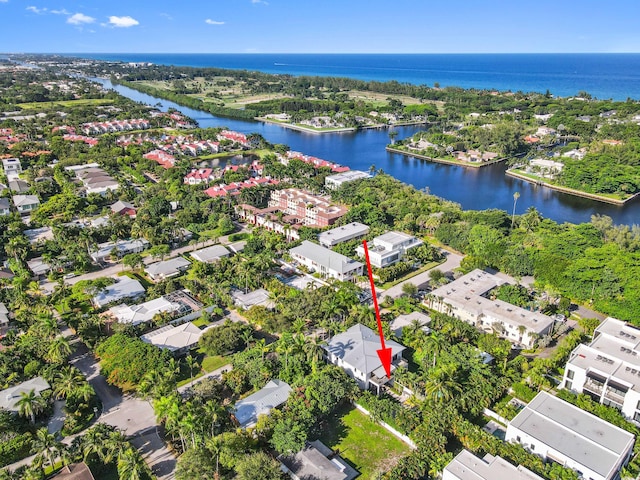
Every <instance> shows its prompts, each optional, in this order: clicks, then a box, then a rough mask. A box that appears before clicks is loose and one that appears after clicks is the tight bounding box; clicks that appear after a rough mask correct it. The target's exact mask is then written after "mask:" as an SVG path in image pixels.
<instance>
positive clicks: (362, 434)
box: [320, 405, 410, 480]
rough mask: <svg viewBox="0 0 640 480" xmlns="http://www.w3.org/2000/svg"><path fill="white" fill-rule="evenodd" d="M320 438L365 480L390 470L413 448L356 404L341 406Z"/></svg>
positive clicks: (325, 426)
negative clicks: (373, 419) (371, 418)
mask: <svg viewBox="0 0 640 480" xmlns="http://www.w3.org/2000/svg"><path fill="white" fill-rule="evenodd" d="M320 440H321V441H322V442H323V443H324V444H325V445H327V446H328V447H330V448H332V449H334V450H335V451H337V452H338V453H339V454H340V456H341V457H342V458H344V459H345V460H347V461H348V462H349V463H351V465H352V466H353V467H355V468H356V469H357V470H358V471H359V472H360V473H361V476H360V477H358V478H361V479H362V480H369V479H373V478H376V477H375V474H376V473H377V472H386V471H387V470H389V469H390V468H391V467H392V466H393V465H395V463H396V462H397V461H398V460H399V459H400V458H401V457H403V456H404V455H406V454H408V453H409V451H410V449H409V446H407V445H406V444H405V443H403V442H402V441H400V440H399V439H397V438H396V437H394V436H393V435H391V434H390V433H389V432H388V431H387V430H385V429H384V428H382V427H381V426H380V425H377V424H375V423H373V422H372V421H371V420H369V417H367V416H366V415H365V414H364V413H362V412H360V411H359V410H357V409H356V408H355V407H353V406H352V405H345V406H344V407H341V408H340V409H338V411H336V412H335V413H334V414H333V415H332V416H331V418H329V420H328V421H327V422H326V423H325V425H324V430H323V434H322V436H321V437H320Z"/></svg>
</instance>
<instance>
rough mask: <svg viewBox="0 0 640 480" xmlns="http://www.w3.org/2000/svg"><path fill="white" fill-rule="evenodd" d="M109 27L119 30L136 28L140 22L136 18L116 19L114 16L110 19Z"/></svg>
mask: <svg viewBox="0 0 640 480" xmlns="http://www.w3.org/2000/svg"><path fill="white" fill-rule="evenodd" d="M109 25H110V26H112V27H118V28H129V27H135V26H136V25H140V22H139V21H137V20H136V19H135V18H132V17H129V16H124V17H116V16H114V15H112V16H110V17H109Z"/></svg>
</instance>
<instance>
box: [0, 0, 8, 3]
mask: <svg viewBox="0 0 640 480" xmlns="http://www.w3.org/2000/svg"><path fill="white" fill-rule="evenodd" d="M8 1H9V0H0V3H7V2H8Z"/></svg>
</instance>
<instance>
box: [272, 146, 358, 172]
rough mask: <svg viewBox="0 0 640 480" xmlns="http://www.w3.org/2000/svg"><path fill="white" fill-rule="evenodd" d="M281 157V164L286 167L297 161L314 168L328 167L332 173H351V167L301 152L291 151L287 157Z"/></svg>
mask: <svg viewBox="0 0 640 480" xmlns="http://www.w3.org/2000/svg"><path fill="white" fill-rule="evenodd" d="M279 157H280V163H283V164H284V165H287V164H288V163H289V160H292V159H296V160H300V161H302V162H304V163H308V164H309V165H313V167H314V168H321V167H328V168H330V169H331V171H332V172H335V173H342V172H348V171H349V167H345V166H342V165H339V164H337V163H333V162H329V161H327V160H323V159H321V158H317V157H312V156H310V155H305V154H304V153H301V152H294V151H291V150H290V151H288V152H287V154H286V155H285V156H282V155H280V156H279Z"/></svg>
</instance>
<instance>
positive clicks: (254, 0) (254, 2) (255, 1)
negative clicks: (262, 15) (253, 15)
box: [251, 0, 269, 5]
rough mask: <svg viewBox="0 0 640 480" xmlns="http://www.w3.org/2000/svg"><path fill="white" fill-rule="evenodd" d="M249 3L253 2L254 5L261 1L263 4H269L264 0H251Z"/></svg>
mask: <svg viewBox="0 0 640 480" xmlns="http://www.w3.org/2000/svg"><path fill="white" fill-rule="evenodd" d="M251 3H253V4H254V5H256V4H258V3H262V4H263V5H269V2H265V0H251Z"/></svg>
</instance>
